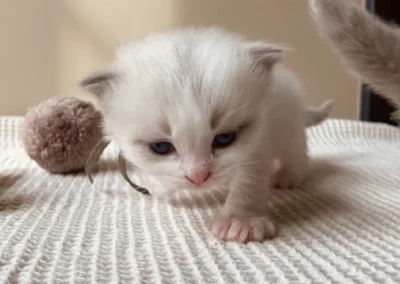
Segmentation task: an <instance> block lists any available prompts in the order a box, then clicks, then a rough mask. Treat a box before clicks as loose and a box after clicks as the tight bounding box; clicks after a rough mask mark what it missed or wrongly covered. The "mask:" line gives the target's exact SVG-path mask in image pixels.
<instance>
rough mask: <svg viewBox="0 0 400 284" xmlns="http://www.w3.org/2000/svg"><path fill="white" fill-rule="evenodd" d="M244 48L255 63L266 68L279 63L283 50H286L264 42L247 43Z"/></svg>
mask: <svg viewBox="0 0 400 284" xmlns="http://www.w3.org/2000/svg"><path fill="white" fill-rule="evenodd" d="M246 48H247V50H248V51H249V52H250V54H251V55H252V56H253V58H254V59H255V60H256V62H258V63H260V64H262V65H263V66H265V67H268V68H271V67H272V66H274V65H275V64H277V63H278V62H280V61H281V60H282V58H283V53H284V50H286V48H283V47H281V46H279V45H274V44H269V43H265V42H250V43H247V46H246Z"/></svg>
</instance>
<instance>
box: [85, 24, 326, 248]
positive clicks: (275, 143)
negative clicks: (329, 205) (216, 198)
mask: <svg viewBox="0 0 400 284" xmlns="http://www.w3.org/2000/svg"><path fill="white" fill-rule="evenodd" d="M282 52H283V51H282V49H281V48H280V47H278V46H275V45H271V44H267V43H263V42H246V41H245V40H244V39H243V38H241V37H240V36H238V35H235V34H229V33H227V32H225V31H223V30H221V29H217V28H210V29H185V30H178V31H174V32H171V33H166V34H156V35H152V36H149V37H148V38H147V39H145V40H144V41H141V42H136V43H132V44H130V45H128V46H126V47H124V48H122V49H121V50H120V51H119V52H118V56H117V59H116V61H115V62H114V65H113V66H112V67H111V68H110V69H109V70H107V71H105V72H99V73H96V74H93V75H92V76H90V77H89V78H87V79H86V80H84V81H83V82H82V86H83V87H84V88H86V89H87V90H89V91H90V92H91V93H93V94H96V95H97V96H98V97H99V98H100V101H101V107H102V109H103V112H104V117H105V123H104V131H105V134H106V135H107V136H108V137H109V138H110V139H111V140H113V141H115V142H116V143H117V145H118V146H119V147H120V149H121V150H122V152H123V153H124V155H125V157H126V158H127V160H129V161H130V162H132V163H133V164H134V165H135V166H136V167H137V170H136V173H137V174H138V175H140V176H142V177H143V176H147V177H151V179H152V181H153V182H155V183H153V184H152V186H151V187H149V186H148V184H144V186H147V187H148V189H149V190H150V191H151V193H152V194H155V195H157V194H166V193H167V194H168V193H169V192H172V191H175V190H180V189H194V190H197V191H198V190H202V189H205V188H209V187H228V188H229V195H228V198H227V200H226V202H225V204H224V206H223V208H222V210H221V212H220V214H219V216H217V218H216V219H215V222H214V225H213V228H212V230H213V232H214V233H215V234H216V235H217V236H218V237H220V238H221V239H223V240H234V241H240V242H246V241H252V240H255V241H262V240H264V239H265V238H268V237H273V236H274V235H275V227H274V224H273V222H272V221H271V218H270V216H269V214H268V209H267V208H268V206H267V202H268V200H269V188H270V177H271V174H272V171H271V167H272V161H273V159H275V158H279V159H280V161H281V164H282V167H281V169H280V170H279V171H278V173H277V174H276V175H275V176H274V177H273V178H272V182H273V183H274V184H275V185H277V186H280V187H294V186H298V185H299V184H300V182H301V181H302V180H303V178H304V176H305V174H306V172H307V163H308V158H307V144H306V137H305V131H304V129H305V127H306V126H311V125H315V124H317V123H319V122H321V121H323V120H324V119H325V118H326V117H327V116H328V114H329V112H330V109H331V103H327V104H325V105H324V106H323V107H322V108H321V109H306V108H304V106H303V104H302V102H301V99H300V98H301V93H302V91H301V89H300V86H299V84H298V82H297V80H296V79H295V78H294V77H293V76H292V75H291V74H290V73H289V72H288V71H287V70H286V69H285V68H284V67H283V66H281V65H280V64H279V62H280V61H281V58H282Z"/></svg>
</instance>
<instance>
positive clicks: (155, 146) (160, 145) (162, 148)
mask: <svg viewBox="0 0 400 284" xmlns="http://www.w3.org/2000/svg"><path fill="white" fill-rule="evenodd" d="M150 149H151V150H152V151H153V152H154V153H156V154H159V155H166V154H168V153H170V152H172V151H173V150H174V146H172V144H171V143H169V142H155V143H150Z"/></svg>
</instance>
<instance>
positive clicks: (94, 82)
mask: <svg viewBox="0 0 400 284" xmlns="http://www.w3.org/2000/svg"><path fill="white" fill-rule="evenodd" d="M116 78H117V74H116V73H115V72H113V71H101V72H95V73H92V74H91V75H89V76H88V77H87V78H86V79H84V80H82V81H81V82H80V84H79V85H80V86H81V87H82V88H83V89H84V90H86V91H88V92H89V93H91V94H93V95H95V96H96V97H98V98H103V96H104V94H105V93H106V92H107V89H108V88H109V87H110V86H111V84H112V82H113V81H114V80H115V79H116Z"/></svg>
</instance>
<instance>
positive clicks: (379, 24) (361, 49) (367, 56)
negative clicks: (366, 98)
mask: <svg viewBox="0 0 400 284" xmlns="http://www.w3.org/2000/svg"><path fill="white" fill-rule="evenodd" d="M309 1H310V8H311V14H312V16H313V19H314V20H315V22H316V26H317V27H318V30H319V32H320V34H321V35H322V36H324V37H325V38H327V40H328V42H330V44H331V45H332V46H333V48H334V49H335V50H336V51H337V52H338V53H339V55H340V56H341V57H342V60H343V61H344V62H345V64H346V65H347V66H348V67H349V68H350V70H351V71H353V73H355V75H357V77H359V78H360V79H361V80H362V81H364V82H365V83H367V84H369V85H370V86H371V87H372V88H374V89H375V90H376V91H377V92H379V93H380V94H381V95H382V96H385V97H386V98H387V99H389V100H390V101H391V102H392V103H394V104H395V105H396V106H397V107H400V27H398V26H394V25H390V24H388V23H386V22H384V21H383V20H381V19H379V18H377V17H376V16H374V15H372V14H370V13H369V12H367V11H366V10H364V9H363V8H362V7H360V6H357V5H356V4H355V3H354V2H353V1H350V0H309Z"/></svg>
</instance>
